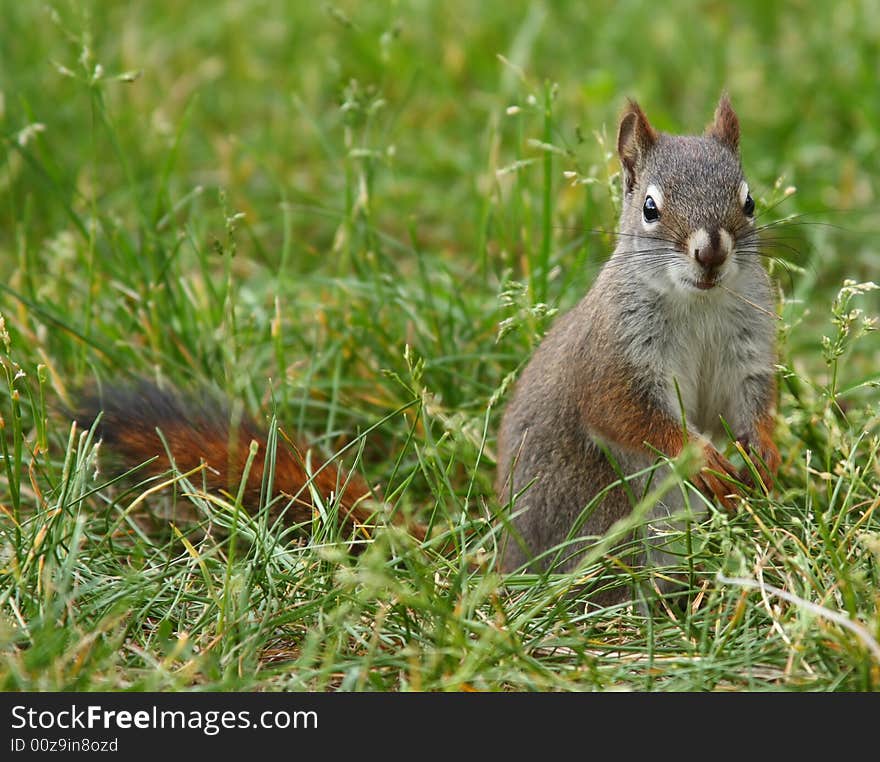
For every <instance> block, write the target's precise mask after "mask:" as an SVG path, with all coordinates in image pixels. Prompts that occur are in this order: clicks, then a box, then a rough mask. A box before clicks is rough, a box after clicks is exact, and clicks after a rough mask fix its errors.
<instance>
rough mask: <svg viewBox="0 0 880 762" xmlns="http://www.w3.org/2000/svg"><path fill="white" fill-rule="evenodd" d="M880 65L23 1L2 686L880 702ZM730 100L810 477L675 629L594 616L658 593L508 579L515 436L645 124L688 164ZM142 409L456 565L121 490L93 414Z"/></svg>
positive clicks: (6, 82)
mask: <svg viewBox="0 0 880 762" xmlns="http://www.w3.org/2000/svg"><path fill="white" fill-rule="evenodd" d="M878 60H880V9H878V8H877V7H876V3H872V2H866V3H862V4H855V3H851V4H839V3H831V2H820V3H813V4H811V5H809V7H807V6H804V5H802V4H800V3H778V4H770V3H766V2H758V1H757V0H745V1H744V2H739V3H736V4H729V5H725V4H721V3H703V4H699V5H697V6H695V5H694V4H691V3H686V2H682V1H679V0H670V2H666V3H663V4H662V5H661V6H655V7H654V6H646V5H645V4H642V3H632V2H616V3H613V2H596V3H585V2H554V3H550V2H545V3H542V2H499V1H498V0H492V2H480V3H474V2H465V1H464V0H450V1H448V2H430V0H420V1H419V0H412V1H409V2H407V1H401V2H360V3H358V2H338V3H335V4H333V5H327V4H324V3H305V2H297V3H290V2H281V0H237V1H235V0H228V1H227V2H222V3H217V4H208V3H196V2H190V3H180V2H172V1H171V0H153V1H151V2H146V0H133V1H132V2H99V1H98V0H95V1H94V2H87V1H85V0H84V1H82V2H79V1H77V0H68V1H66V2H62V1H59V2H53V3H51V4H49V5H46V4H43V3H36V2H34V3H12V2H8V3H5V4H4V11H3V24H2V28H0V136H2V144H0V146H2V148H0V150H2V154H0V156H2V160H0V276H2V280H0V315H2V318H3V323H2V324H0V366H2V369H3V374H2V381H0V430H2V431H0V447H2V450H0V456H2V461H0V688H2V689H4V690H37V691H48V690H123V689H126V690H191V689H198V690H239V691H251V690H336V689H340V690H383V691H401V690H490V691H491V690H542V691H543V690H603V689H615V690H621V689H622V690H627V689H631V690H725V691H730V690H795V691H803V690H816V691H829V690H850V691H852V690H856V691H862V690H876V689H877V688H878V687H880V646H878V639H880V511H878V510H877V508H878V505H880V464H878V449H880V438H878V435H880V430H878V429H880V417H878V404H877V399H878V395H877V390H878V386H880V374H878V367H880V338H878V337H880V334H878V333H873V332H872V331H873V328H874V327H875V325H874V320H876V317H875V316H877V315H880V291H875V290H873V288H872V285H871V281H876V280H878V277H877V273H878V271H880V247H878V245H877V240H878V231H880V212H878V206H877V198H878V191H880V171H878V170H880V167H878V156H880V131H878V125H880V98H878V97H877V61H878ZM724 89H726V90H727V91H728V92H729V94H730V97H731V99H732V101H733V104H734V106H735V108H736V110H737V112H738V114H739V117H740V121H741V125H742V140H741V146H742V154H743V164H744V167H745V170H746V173H747V176H748V178H749V182H750V185H751V188H752V192H753V195H754V196H755V199H756V201H757V203H758V207H759V213H761V214H764V215H766V216H765V219H769V220H779V221H781V222H780V227H779V230H782V231H784V236H783V237H782V238H780V239H779V240H778V241H777V242H776V244H768V246H770V249H768V253H769V254H771V255H773V256H772V257H771V258H770V259H768V267H769V268H770V270H771V273H772V275H773V276H774V282H775V283H776V284H777V285H778V288H779V306H778V311H779V315H780V321H779V331H780V356H779V369H778V379H779V387H780V399H779V413H778V424H777V442H778V444H779V447H780V451H781V453H782V456H783V463H782V467H781V470H780V474H779V477H778V483H777V484H776V486H775V489H774V490H773V492H772V493H771V494H770V495H769V496H764V495H761V494H759V493H757V492H755V493H752V494H750V495H749V497H748V499H747V500H746V501H745V502H744V503H743V505H742V507H741V508H740V510H739V511H738V512H737V513H736V514H735V515H727V514H726V513H724V512H723V511H720V510H713V511H712V512H711V513H710V515H709V517H708V518H707V520H706V521H705V522H703V523H701V524H693V525H691V526H690V527H689V528H688V531H687V533H686V534H687V536H686V537H683V538H682V539H683V540H685V541H686V542H687V543H688V547H689V548H690V549H691V553H690V555H689V557H688V558H686V559H684V560H683V562H682V568H681V569H679V570H678V571H684V572H685V573H687V574H688V575H689V579H690V583H691V589H690V590H689V592H688V593H687V595H686V596H682V597H680V598H678V599H676V600H674V601H666V600H659V601H655V602H654V603H653V604H652V605H650V606H647V607H646V606H630V605H626V606H615V607H610V608H605V609H596V608H595V607H591V606H588V605H585V601H584V600H583V599H581V598H579V597H578V595H577V594H576V593H573V591H576V590H577V589H578V583H579V582H581V583H582V582H583V580H584V579H587V578H592V577H593V576H594V575H595V574H596V573H597V571H598V570H599V569H600V568H606V567H607V568H610V569H611V570H612V572H611V573H613V574H617V575H619V576H620V579H625V578H630V577H632V576H636V577H639V575H640V572H637V571H633V570H631V569H628V568H626V567H625V566H623V565H621V564H615V563H614V562H613V559H610V560H609V559H607V558H605V559H603V558H596V559H593V560H592V562H591V563H590V564H589V565H587V566H585V567H584V568H582V569H581V570H580V571H579V572H578V573H574V574H571V575H544V576H535V575H531V576H530V575H511V576H509V577H504V576H503V575H501V574H499V573H497V572H496V571H495V570H494V566H493V560H494V556H495V552H496V546H497V542H498V539H499V535H498V528H499V526H500V525H501V523H502V519H501V517H500V515H499V514H500V512H501V511H502V508H501V506H499V504H498V502H497V500H496V499H495V497H494V494H493V488H492V484H493V479H494V466H495V437H496V432H497V428H498V423H499V420H500V415H501V411H502V410H503V406H504V403H505V401H506V399H507V398H508V397H509V394H510V390H511V387H512V383H513V381H514V380H515V378H516V374H517V372H518V371H519V370H521V369H522V367H523V366H524V364H525V363H526V362H527V360H528V358H529V356H530V354H531V351H532V350H533V349H534V347H535V346H536V345H537V343H538V342H539V341H540V338H541V336H542V335H543V334H544V332H545V331H546V330H547V328H548V327H549V325H550V324H551V322H552V320H553V318H554V316H555V315H557V314H558V313H559V312H560V311H562V310H565V309H566V308H568V307H570V306H572V305H573V304H574V303H575V302H576V301H577V300H578V299H579V298H580V296H582V295H583V293H584V292H585V291H586V289H587V288H588V287H589V285H590V283H591V281H592V279H593V277H594V275H595V273H596V271H597V269H598V267H599V266H600V265H601V263H602V262H603V261H604V260H605V258H606V257H607V256H608V255H609V253H610V252H611V250H612V249H613V246H614V235H613V231H614V229H615V227H616V224H617V219H616V214H617V210H618V209H619V195H620V178H619V174H618V163H617V158H616V154H615V150H614V146H615V129H616V120H617V117H618V115H619V113H620V111H621V109H622V108H623V105H624V103H625V99H626V97H635V98H637V99H638V100H639V102H640V103H641V104H642V106H643V107H644V109H645V111H646V112H647V113H648V115H649V117H650V118H651V120H652V122H653V123H654V124H655V125H656V126H657V127H658V128H660V129H663V130H667V131H671V132H699V131H702V129H703V128H704V126H705V125H706V123H707V122H708V121H709V120H710V118H711V115H712V111H713V109H714V106H715V103H716V102H717V100H718V96H719V93H720V92H722V90H724ZM135 377H145V378H149V379H153V380H161V381H162V382H168V383H170V384H172V385H174V386H176V387H178V388H180V389H184V390H187V391H189V392H190V393H196V394H207V395H211V396H222V397H226V398H227V399H229V400H231V406H232V409H233V410H238V411H242V410H243V411H246V412H247V413H248V414H250V415H253V416H254V417H255V418H257V419H258V420H260V421H261V422H263V423H265V424H266V425H267V426H270V427H272V428H275V427H274V423H275V422H276V421H277V423H278V424H279V425H280V428H281V432H282V433H288V434H292V433H293V432H298V434H299V435H300V436H302V437H304V438H305V439H307V441H309V442H310V443H312V444H313V445H314V447H315V450H314V451H313V454H312V457H313V458H314V459H315V460H316V461H318V460H319V459H322V457H323V456H322V455H320V454H321V453H323V454H335V453H341V454H340V455H339V457H340V460H341V462H342V463H344V464H345V465H346V467H348V468H354V469H357V470H358V471H359V472H360V473H362V474H363V475H364V477H365V478H366V479H367V480H368V482H369V483H370V484H372V485H376V486H377V488H378V489H379V490H380V491H381V493H382V494H383V495H384V496H385V499H386V501H387V502H388V503H389V505H391V506H393V507H394V510H396V511H400V512H403V513H404V514H406V515H410V516H413V517H416V518H418V519H419V520H421V521H424V522H426V523H429V524H430V525H431V526H432V528H433V532H434V536H435V541H433V542H428V543H426V544H425V545H420V544H419V543H418V542H416V541H415V540H414V539H412V538H411V537H409V536H407V535H406V534H405V533H404V532H403V531H401V530H399V529H394V528H386V529H380V530H378V531H376V532H375V533H374V535H373V536H372V537H371V538H370V539H369V540H368V541H366V542H364V543H363V544H364V546H365V547H364V548H363V549H362V552H360V553H358V554H354V555H353V554H350V553H349V552H348V545H347V544H346V543H345V542H344V538H342V537H340V535H339V533H338V531H337V530H335V529H334V528H333V526H332V522H330V521H328V520H326V516H325V515H323V514H321V513H320V512H318V513H316V515H315V518H314V520H313V522H312V524H313V526H312V527H311V532H310V534H309V536H308V538H306V537H305V536H304V534H303V533H302V532H297V531H293V530H291V529H290V528H286V529H285V528H282V527H279V526H274V525H273V524H272V523H271V522H270V521H268V519H267V517H266V512H265V511H263V512H258V513H257V514H255V515H254V516H248V515H246V514H244V513H243V512H242V511H241V510H239V506H237V505H236V500H235V496H234V495H227V496H216V495H211V494H206V493H205V492H204V491H203V490H201V489H200V488H199V483H198V479H197V478H195V477H194V478H193V481H192V482H189V481H187V480H186V479H185V478H183V477H182V476H181V475H180V474H177V475H174V474H169V475H167V476H166V479H165V481H168V480H169V479H170V480H171V481H173V482H174V484H173V486H172V487H169V488H167V489H164V490H156V489H154V487H155V486H156V481H150V480H147V479H146V478H145V477H144V476H143V474H141V475H140V476H139V475H138V474H130V475H128V476H126V477H125V478H123V479H119V478H117V476H118V474H117V473H116V472H115V471H114V470H113V469H112V467H111V463H110V461H109V460H108V458H107V456H108V453H107V452H106V448H102V447H101V446H97V441H96V438H95V437H93V436H92V435H91V432H89V431H82V430H79V429H76V428H75V427H72V424H71V419H70V416H69V415H66V414H65V410H66V409H67V408H69V407H71V406H74V405H75V404H76V394H77V392H78V391H79V390H81V389H83V388H89V387H93V386H95V385H112V384H125V383H130V381H131V379H132V378H135ZM218 414H224V413H222V411H221V412H218ZM277 446H278V447H282V446H285V444H284V439H283V436H281V435H279V436H278V443H277ZM450 540H451V541H452V545H454V548H453V550H452V551H450V550H449V549H448V548H445V547H444V545H446V544H448V542H449V541H450ZM606 562H608V563H606Z"/></svg>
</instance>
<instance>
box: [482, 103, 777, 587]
mask: <svg viewBox="0 0 880 762" xmlns="http://www.w3.org/2000/svg"><path fill="white" fill-rule="evenodd" d="M739 136H740V128H739V121H738V119H737V116H736V114H735V113H734V110H733V108H732V106H731V104H730V101H729V99H728V98H727V97H726V95H725V96H722V98H721V100H720V102H719V104H718V107H717V109H716V112H715V118H714V120H713V121H712V123H711V124H710V125H709V127H708V129H707V131H706V133H705V134H704V135H701V136H676V135H667V134H664V133H662V132H659V131H657V130H656V129H654V127H653V126H652V125H651V124H650V122H649V121H648V119H647V117H646V116H645V114H644V113H643V111H642V109H641V108H640V107H639V106H638V104H637V103H635V102H633V101H630V102H629V105H628V106H627V108H626V110H625V111H624V113H623V116H622V117H621V119H620V124H619V128H618V137H617V151H618V155H619V158H620V163H621V167H622V177H623V191H624V194H623V205H622V210H621V216H620V226H619V235H618V242H617V246H616V248H615V249H614V252H613V254H612V255H611V257H610V258H609V259H608V261H607V262H606V263H605V264H604V266H603V267H602V269H601V270H600V272H599V274H598V275H597V277H596V280H595V282H594V283H593V285H592V287H591V288H590V290H589V292H588V293H587V295H586V296H585V297H584V298H583V299H582V300H581V302H580V303H579V304H578V305H577V306H575V307H574V308H573V309H572V310H571V311H570V312H568V313H567V314H565V315H564V316H562V317H561V318H560V319H558V320H557V321H556V323H555V325H554V326H553V327H552V328H551V330H550V331H549V332H548V333H547V335H546V337H545V338H544V339H543V341H542V342H541V344H540V345H539V347H538V349H537V350H536V351H535V354H534V356H533V357H532V359H531V361H530V362H529V364H528V365H527V367H526V368H525V370H524V371H523V372H522V374H521V376H520V378H519V380H518V382H517V384H516V387H515V390H514V394H513V397H512V399H511V400H510V402H509V403H508V404H507V407H506V410H505V412H504V416H503V420H502V424H501V430H500V434H499V444H498V475H497V482H496V490H497V493H498V498H499V501H500V502H501V503H502V504H504V505H510V506H511V509H512V511H513V516H514V518H513V519H512V522H511V525H512V526H511V527H510V531H509V532H508V537H507V540H506V543H505V545H504V548H503V552H502V556H501V567H502V569H503V570H504V571H514V570H518V569H532V570H536V571H538V570H546V569H548V568H550V567H551V566H552V568H553V569H554V570H555V571H570V570H572V569H575V568H576V567H577V566H578V564H579V562H580V561H581V559H582V558H583V554H584V553H585V552H586V551H587V549H588V548H589V547H591V545H593V544H594V543H595V541H596V539H597V538H601V537H602V536H603V535H605V534H606V533H607V532H608V530H609V529H610V528H611V527H612V526H613V525H614V524H615V523H616V522H618V521H619V520H621V519H623V518H625V517H626V516H628V515H629V514H630V513H631V511H632V508H633V499H635V500H638V498H639V497H640V495H641V494H642V490H644V488H645V486H646V477H644V476H632V475H634V474H636V473H637V472H644V471H646V470H647V469H650V467H651V466H652V464H654V463H656V462H657V459H658V453H662V454H665V455H666V456H669V457H675V456H677V455H678V454H679V453H680V452H681V451H682V449H683V447H684V446H685V443H686V442H687V441H688V440H692V441H695V442H696V443H698V445H699V447H700V448H701V449H702V453H703V456H704V460H705V466H704V468H703V469H702V470H700V471H699V472H698V473H697V474H696V475H695V476H694V477H693V479H692V481H693V483H694V485H695V486H697V487H698V488H699V489H700V490H701V491H702V492H703V493H705V494H706V495H707V496H708V497H709V498H710V499H715V500H718V501H719V502H720V503H721V504H722V505H723V506H725V507H726V508H732V507H733V506H734V505H735V504H736V503H737V498H736V493H737V487H736V484H735V483H734V482H733V481H732V480H731V479H729V478H727V477H733V478H734V479H736V480H737V481H739V482H743V481H748V479H749V473H750V472H748V471H746V470H743V471H739V470H738V469H737V468H735V467H734V466H733V465H732V464H731V463H730V462H729V461H728V460H727V458H725V457H724V455H722V453H721V452H720V451H719V449H717V447H716V445H718V446H721V444H722V443H725V442H727V441H729V440H728V438H727V434H726V432H725V428H724V425H725V424H726V425H727V426H729V427H730V429H731V430H732V432H733V434H734V436H735V437H736V438H737V439H738V440H739V441H740V442H741V443H742V444H743V445H744V447H745V450H746V452H749V453H750V454H751V456H752V459H753V462H754V464H755V466H756V467H757V468H758V469H759V470H760V471H761V472H762V474H761V475H762V479H763V481H764V482H765V484H767V485H768V486H769V480H770V477H771V475H772V474H774V473H775V472H776V470H777V468H778V466H779V462H780V458H779V452H778V450H777V448H776V446H775V444H774V443H773V426H774V407H775V400H776V386H775V377H774V365H775V362H776V360H775V340H776V328H775V323H774V317H775V314H774V298H773V291H772V288H771V284H770V280H769V277H768V275H767V273H766V271H765V270H764V267H763V265H762V263H761V261H760V257H758V256H757V253H758V251H759V243H758V238H757V232H756V230H755V227H754V220H755V202H754V200H753V198H752V195H751V193H750V192H749V186H748V184H747V182H746V180H745V177H744V175H743V170H742V166H741V162H740V152H739ZM713 442H714V444H713ZM609 455H610V456H611V458H609ZM621 475H624V476H630V479H629V485H628V486H629V489H628V490H627V489H624V487H622V486H617V487H614V488H612V485H614V484H615V483H618V484H620V481H619V480H620V478H621ZM657 481H659V479H656V480H655V482H654V484H655V485H656V483H657ZM603 490H607V494H605V495H604V497H602V496H601V493H602V491H603ZM689 502H690V503H691V506H692V509H693V507H694V506H695V505H696V503H698V502H699V501H698V500H690V501H689ZM682 503H683V498H682V494H681V491H680V490H679V489H678V488H674V489H672V490H671V491H670V492H668V493H667V494H666V495H665V496H664V497H663V499H662V501H661V502H660V503H658V504H657V506H656V508H655V509H654V512H653V515H652V516H651V517H650V518H651V519H652V521H651V524H650V525H649V527H648V532H647V534H648V541H647V543H646V549H645V550H644V551H642V552H641V553H640V554H637V556H639V558H638V559H637V560H640V561H641V562H642V563H647V565H648V566H662V565H665V564H666V563H670V562H674V561H675V559H674V558H672V557H671V555H669V554H666V555H665V554H664V551H663V550H661V549H660V546H661V545H662V537H663V535H664V534H666V535H668V534H669V532H667V531H666V530H667V529H669V528H678V527H680V526H681V524H680V522H679V523H677V522H676V518H675V517H676V516H677V515H681V514H682V513H683V512H684V511H685V508H686V506H684V505H683V504H682ZM572 533H573V535H572ZM629 539H632V537H630V538H629ZM557 549H558V550H559V551H560V554H559V556H561V557H557V553H556V550H557ZM678 562H679V563H681V559H678Z"/></svg>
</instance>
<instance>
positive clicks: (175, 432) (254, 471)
mask: <svg viewBox="0 0 880 762" xmlns="http://www.w3.org/2000/svg"><path fill="white" fill-rule="evenodd" d="M99 413H101V421H100V424H99V431H98V433H99V436H100V437H101V438H102V439H103V441H104V442H105V443H106V445H107V446H108V447H109V449H110V450H111V451H112V452H113V453H114V454H115V455H116V456H118V458H119V459H120V460H121V461H122V463H123V465H124V466H125V467H126V468H134V467H136V466H139V465H141V464H143V463H146V462H147V461H150V460H151V459H154V460H152V461H151V462H150V463H149V464H148V465H146V466H144V469H145V470H146V471H147V472H148V473H149V474H151V475H154V476H158V475H161V474H165V473H167V472H168V471H169V470H170V468H171V465H172V464H171V459H169V452H170V455H171V458H173V460H174V464H175V466H176V468H177V470H179V471H180V472H182V473H187V472H191V471H194V470H196V469H200V468H201V470H200V471H199V472H198V473H196V474H193V475H191V476H190V479H191V481H192V482H193V484H195V485H199V484H201V483H202V480H204V483H205V485H206V486H207V488H208V489H209V490H210V491H212V492H218V493H219V492H226V493H228V494H230V495H232V496H235V495H237V494H238V491H239V485H240V483H241V479H242V476H243V474H244V472H245V469H246V466H247V461H248V458H249V456H250V446H251V442H252V441H254V442H256V443H257V448H258V449H257V454H256V456H255V457H254V459H253V461H252V463H251V467H250V471H249V473H248V476H247V481H246V482H245V485H244V491H243V494H242V503H243V505H244V507H245V509H247V510H249V511H254V510H256V509H257V508H258V507H259V505H260V495H261V491H262V488H263V480H264V475H265V469H266V453H267V439H268V437H267V433H266V431H265V430H264V429H262V428H261V427H260V426H258V425H257V424H256V423H255V422H254V421H253V420H252V419H250V418H248V417H242V418H241V420H239V421H237V422H236V421H234V420H232V421H231V420H230V414H229V412H228V411H227V410H225V409H224V406H223V405H222V404H221V403H214V404H210V403H209V404H207V405H206V404H205V403H203V402H202V403H200V402H196V401H194V400H185V399H183V398H182V397H180V396H178V395H177V394H174V393H171V392H167V391H162V390H160V389H158V388H157V387H155V386H153V385H151V384H148V383H141V384H140V385H138V386H137V387H135V388H130V389H123V388H116V389H111V390H107V391H105V392H104V394H103V395H102V396H97V395H83V398H82V400H81V404H80V407H79V410H78V411H77V412H76V413H75V418H76V420H77V422H78V423H79V424H80V425H81V426H84V427H89V426H91V425H92V424H93V423H94V421H95V419H96V418H97V416H98V414H99ZM157 430H158V431H157ZM159 432H161V437H160V435H159ZM163 439H164V442H163ZM305 452H306V447H304V446H303V445H302V444H301V443H296V442H286V441H284V438H283V437H279V440H278V446H277V448H276V452H275V462H274V487H275V490H276V491H280V492H281V493H283V494H284V495H285V496H286V497H288V498H289V499H288V500H279V501H275V502H274V503H273V517H277V516H278V515H279V512H281V511H286V514H285V521H286V522H287V523H291V524H293V523H295V524H301V523H307V522H309V521H310V520H311V518H312V516H313V514H314V511H315V510H316V505H315V501H314V500H313V492H316V493H317V494H318V495H319V496H320V497H321V499H322V501H324V503H325V505H328V504H329V503H330V499H331V496H333V497H335V496H337V495H338V496H339V497H338V499H339V507H340V511H339V517H340V521H341V522H342V524H343V526H346V527H349V528H351V529H353V530H357V531H367V529H366V528H368V527H370V526H372V525H374V524H375V523H376V518H377V511H378V510H381V507H380V506H379V505H378V503H377V501H375V500H373V499H372V497H373V496H372V494H371V491H370V488H369V487H368V486H367V483H366V482H365V481H364V480H363V478H362V477H361V476H360V475H359V474H357V473H346V472H345V471H344V470H343V469H341V468H340V467H339V466H338V465H337V464H335V463H334V462H332V461H328V462H324V458H323V457H321V456H316V455H315V454H314V453H313V455H312V458H311V469H310V470H311V476H310V475H309V472H308V471H307V469H306V465H305V464H306V460H305V457H304V453H305ZM409 529H410V531H411V532H412V533H413V534H414V535H415V536H416V537H417V538H418V539H423V538H424V530H423V529H422V528H421V527H418V526H414V527H409Z"/></svg>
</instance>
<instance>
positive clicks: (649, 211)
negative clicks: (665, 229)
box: [642, 196, 660, 222]
mask: <svg viewBox="0 0 880 762" xmlns="http://www.w3.org/2000/svg"><path fill="white" fill-rule="evenodd" d="M642 214H644V215H645V222H657V220H659V219H660V210H659V209H658V208H657V204H655V203H654V199H653V198H651V196H645V206H644V207H643V208H642Z"/></svg>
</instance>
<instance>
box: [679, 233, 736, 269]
mask: <svg viewBox="0 0 880 762" xmlns="http://www.w3.org/2000/svg"><path fill="white" fill-rule="evenodd" d="M689 243H690V250H691V254H692V255H693V257H694V259H696V260H697V262H698V263H699V264H700V265H702V266H703V267H705V268H706V269H710V268H713V267H719V266H720V265H722V264H724V261H725V260H726V259H727V257H728V256H729V255H730V251H731V249H732V243H733V241H732V239H731V237H730V234H729V233H728V232H727V231H726V230H723V229H718V230H713V231H711V232H707V231H706V230H705V229H704V228H700V229H699V230H697V231H695V232H694V233H692V234H691V236H690V241H689Z"/></svg>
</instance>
